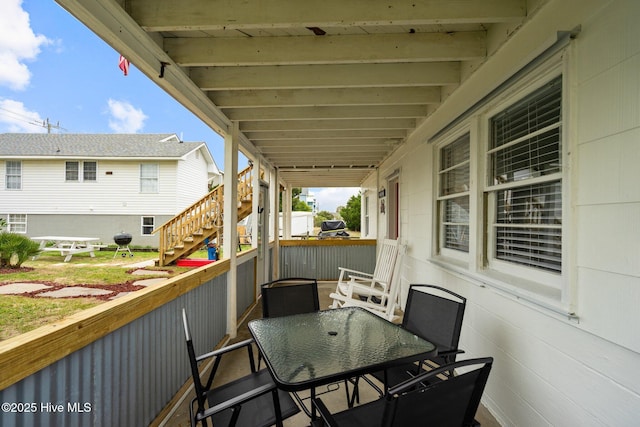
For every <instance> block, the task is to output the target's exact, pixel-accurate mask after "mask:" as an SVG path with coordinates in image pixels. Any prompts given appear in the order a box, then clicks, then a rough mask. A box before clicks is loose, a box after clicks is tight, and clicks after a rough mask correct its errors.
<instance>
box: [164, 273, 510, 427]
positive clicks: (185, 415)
mask: <svg viewBox="0 0 640 427" xmlns="http://www.w3.org/2000/svg"><path fill="white" fill-rule="evenodd" d="M335 286H336V284H335V282H320V283H318V291H319V294H320V309H321V310H325V309H327V308H328V307H329V305H330V303H331V299H330V298H329V293H331V292H332V291H333V290H334V289H335ZM258 317H262V306H261V304H260V301H258V304H257V305H256V306H255V307H254V308H253V309H252V310H251V311H250V312H249V313H248V314H247V316H246V318H245V319H243V322H242V323H241V324H240V325H239V328H238V335H237V337H236V338H234V339H233V340H231V341H230V342H229V343H230V344H231V343H234V342H237V341H242V340H244V339H247V338H250V337H251V335H250V333H249V330H248V328H247V323H248V322H249V321H250V320H251V319H255V318H258ZM185 351H186V348H185ZM235 354H236V355H237V357H227V358H226V359H225V358H223V359H222V362H221V364H220V367H219V370H218V374H217V375H216V380H215V384H224V383H226V382H228V381H231V380H233V379H235V378H238V377H241V376H243V375H246V374H247V373H248V372H249V362H248V360H247V353H246V351H238V352H235ZM255 354H257V350H256V351H255V352H254V355H255ZM263 366H264V365H263ZM207 373H208V372H207ZM322 392H323V390H322V389H321V390H318V391H317V393H318V394H320V393H322ZM193 393H194V392H193V387H191V388H190V390H189V392H188V393H187V398H185V399H184V401H183V402H182V403H180V404H179V406H177V408H175V411H174V412H173V413H172V414H171V416H170V417H169V418H168V419H167V420H166V422H164V423H161V424H160V425H163V426H168V427H187V426H189V425H190V424H189V404H190V402H191V399H193V397H194V394H193ZM320 398H321V399H322V401H323V402H324V403H325V404H326V405H327V406H328V408H329V409H330V410H331V411H332V412H338V411H341V410H344V409H346V407H347V406H346V394H345V390H344V383H341V384H340V385H339V388H338V389H337V390H333V391H330V392H328V393H325V394H323V395H322V396H320ZM377 398H379V395H378V394H377V392H375V391H374V389H373V388H372V387H370V386H369V385H368V384H367V383H366V382H364V381H361V382H360V403H361V404H362V403H366V402H370V401H372V400H375V399H377ZM305 402H308V400H307V401H305ZM476 420H477V421H479V422H480V424H481V425H482V427H499V426H500V424H498V422H497V421H496V420H495V418H494V417H493V416H492V415H491V413H489V411H488V410H487V409H486V408H485V407H484V406H482V405H481V406H480V408H479V409H478V412H477V414H476ZM309 425H310V421H309V417H308V416H307V415H306V414H305V413H304V412H303V411H300V413H298V414H297V415H295V416H293V417H291V418H289V419H287V420H285V421H284V426H285V427H304V426H309Z"/></svg>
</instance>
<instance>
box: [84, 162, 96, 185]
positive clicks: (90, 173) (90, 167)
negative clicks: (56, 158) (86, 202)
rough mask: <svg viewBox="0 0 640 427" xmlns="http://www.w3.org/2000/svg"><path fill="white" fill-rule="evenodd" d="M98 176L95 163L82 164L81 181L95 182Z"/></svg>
mask: <svg viewBox="0 0 640 427" xmlns="http://www.w3.org/2000/svg"><path fill="white" fill-rule="evenodd" d="M97 176H98V164H97V163H96V162H82V180H83V181H95V180H96V179H97Z"/></svg>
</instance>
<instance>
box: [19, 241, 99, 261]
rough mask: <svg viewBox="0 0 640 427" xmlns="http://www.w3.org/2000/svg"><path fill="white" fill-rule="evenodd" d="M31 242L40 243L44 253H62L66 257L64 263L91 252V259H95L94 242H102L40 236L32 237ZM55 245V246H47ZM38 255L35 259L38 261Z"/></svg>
mask: <svg viewBox="0 0 640 427" xmlns="http://www.w3.org/2000/svg"><path fill="white" fill-rule="evenodd" d="M31 240H33V241H36V242H40V250H41V251H42V252H60V255H61V256H63V257H65V258H64V262H69V261H70V260H71V257H72V256H73V255H74V254H79V253H83V252H89V254H90V255H91V257H95V256H96V255H95V253H94V250H95V248H96V245H94V244H93V243H92V242H97V241H98V240H100V239H99V238H98V237H68V236H39V237H31ZM49 243H53V246H47V245H48V244H49ZM37 258H38V255H36V256H34V257H33V259H34V260H35V259H37Z"/></svg>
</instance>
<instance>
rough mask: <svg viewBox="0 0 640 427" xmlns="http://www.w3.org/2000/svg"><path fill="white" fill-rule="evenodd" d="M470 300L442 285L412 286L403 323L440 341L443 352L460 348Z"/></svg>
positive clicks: (440, 348) (416, 332) (432, 340)
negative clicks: (465, 313) (459, 344)
mask: <svg viewBox="0 0 640 427" xmlns="http://www.w3.org/2000/svg"><path fill="white" fill-rule="evenodd" d="M466 302H467V300H466V298H464V297H462V296H460V295H458V294H456V293H454V292H451V291H450V290H448V289H445V288H442V287H439V286H434V285H421V284H414V285H411V286H410V287H409V295H408V297H407V305H406V308H405V313H404V318H403V320H402V326H403V327H404V328H405V329H408V330H409V331H411V332H413V333H414V334H416V335H418V336H420V337H422V338H424V339H426V340H428V341H431V342H432V343H434V344H436V345H437V346H438V352H439V353H442V352H445V351H454V350H457V349H458V343H459V341H460V332H461V330H462V320H463V318H464V311H465V307H466Z"/></svg>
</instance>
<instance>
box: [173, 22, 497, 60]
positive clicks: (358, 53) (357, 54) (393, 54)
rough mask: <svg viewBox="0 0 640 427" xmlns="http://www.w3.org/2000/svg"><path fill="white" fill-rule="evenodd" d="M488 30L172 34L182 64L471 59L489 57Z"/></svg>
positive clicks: (175, 55)
mask: <svg viewBox="0 0 640 427" xmlns="http://www.w3.org/2000/svg"><path fill="white" fill-rule="evenodd" d="M485 39H486V33H485V32H484V31H470V32H459V33H451V34H449V33H415V34H366V35H345V36H323V37H315V36H295V37H242V38H239V37H236V38H210V37H198V38H185V37H177V38H167V39H165V40H164V50H165V51H166V52H167V54H168V55H169V56H170V57H171V58H173V60H174V61H175V62H176V63H177V64H178V65H180V66H182V67H194V66H195V67H204V66H255V65H302V64H358V63H360V64H364V63H389V62H426V61H467V60H474V59H481V58H484V57H485V55H486V52H487V49H486V40H485Z"/></svg>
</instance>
